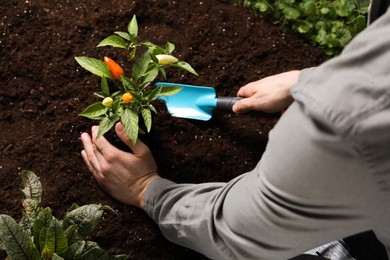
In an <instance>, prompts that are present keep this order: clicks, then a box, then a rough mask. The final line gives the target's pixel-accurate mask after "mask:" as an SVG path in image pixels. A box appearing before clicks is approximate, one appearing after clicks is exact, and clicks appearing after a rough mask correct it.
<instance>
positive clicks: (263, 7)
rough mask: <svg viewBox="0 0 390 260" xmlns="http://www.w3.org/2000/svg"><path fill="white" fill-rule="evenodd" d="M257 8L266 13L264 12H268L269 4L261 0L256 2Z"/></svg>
mask: <svg viewBox="0 0 390 260" xmlns="http://www.w3.org/2000/svg"><path fill="white" fill-rule="evenodd" d="M255 8H256V9H257V10H259V11H260V12H262V13H264V12H267V10H268V8H269V5H268V4H266V3H262V2H259V3H256V4H255Z"/></svg>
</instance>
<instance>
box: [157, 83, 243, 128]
mask: <svg viewBox="0 0 390 260" xmlns="http://www.w3.org/2000/svg"><path fill="white" fill-rule="evenodd" d="M155 85H156V86H157V87H160V86H161V87H172V86H174V87H181V88H182V89H181V90H180V91H179V92H178V93H176V94H175V95H172V96H160V97H158V99H160V100H164V101H165V103H166V106H167V109H168V112H169V113H170V114H171V115H172V116H174V117H180V118H188V119H196V120H203V121H207V120H210V119H211V116H212V114H213V111H214V110H219V111H227V112H232V107H233V105H234V104H235V103H236V102H237V101H238V100H240V99H242V98H241V97H217V95H216V93H215V89H214V88H211V87H205V86H194V85H186V84H177V83H169V82H157V83H155Z"/></svg>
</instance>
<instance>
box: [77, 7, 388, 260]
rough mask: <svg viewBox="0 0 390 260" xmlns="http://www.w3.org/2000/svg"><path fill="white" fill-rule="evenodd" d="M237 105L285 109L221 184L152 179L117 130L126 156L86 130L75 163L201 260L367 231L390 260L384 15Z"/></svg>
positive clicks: (250, 91) (284, 249)
mask: <svg viewBox="0 0 390 260" xmlns="http://www.w3.org/2000/svg"><path fill="white" fill-rule="evenodd" d="M238 95H239V96H242V97H244V99H242V100H241V101H239V102H238V103H236V105H235V106H234V107H233V110H234V112H236V113H242V112H245V111H248V110H258V111H265V112H275V111H280V109H282V108H283V107H285V106H287V105H289V108H288V109H287V111H286V112H285V113H284V115H283V116H282V117H281V119H280V121H279V122H278V123H277V125H276V126H275V128H274V129H273V130H272V131H271V132H270V136H269V142H268V145H267V148H266V151H265V153H264V154H263V157H262V158H261V160H260V162H259V163H258V165H257V166H256V168H255V169H253V170H252V171H251V172H248V173H245V174H242V175H240V176H239V177H237V178H235V179H233V180H231V181H230V182H228V183H204V184H196V185H195V184H194V185H193V184H176V183H173V182H171V181H169V180H166V179H163V178H160V177H159V176H158V173H157V166H156V163H155V161H154V159H153V156H152V155H151V153H150V151H149V149H148V148H147V147H146V146H145V145H144V144H143V143H142V142H141V141H137V143H136V144H135V145H133V144H132V143H131V141H130V140H129V138H128V136H127V135H126V133H125V131H124V129H123V126H122V125H121V124H117V125H116V128H115V130H116V132H117V134H118V136H119V138H120V139H121V140H122V141H123V142H124V143H125V144H127V145H128V146H129V147H130V148H131V149H132V151H133V153H125V152H123V151H120V150H118V149H116V148H115V147H113V146H112V145H111V144H109V143H108V141H107V140H106V139H104V138H103V137H101V138H98V139H96V134H97V130H98V129H97V127H96V126H94V127H93V128H92V138H91V137H90V135H89V134H87V133H83V134H82V136H81V140H82V142H83V145H84V150H83V151H82V157H83V159H84V161H85V163H86V164H87V166H88V168H89V169H90V171H91V172H92V174H93V175H94V177H95V178H96V180H97V182H98V183H99V184H100V185H101V187H102V188H103V189H104V190H105V191H106V192H107V193H109V194H110V195H111V196H112V197H114V198H115V199H117V200H119V201H121V202H123V203H126V204H130V205H135V206H138V207H140V208H142V209H144V210H146V212H147V213H148V214H149V216H150V217H151V218H153V219H154V220H155V221H156V223H157V224H158V225H159V227H160V229H161V231H162V233H163V234H164V235H165V236H166V237H167V238H168V239H169V240H171V241H173V242H175V243H177V244H180V245H182V246H185V247H188V248H191V249H194V250H196V251H198V252H200V253H202V254H204V255H206V256H207V257H209V258H213V259H287V258H290V257H293V256H295V255H298V254H300V253H302V252H304V251H306V250H309V249H311V248H315V247H317V246H320V245H322V244H324V243H327V242H330V241H334V240H337V239H341V238H343V237H347V236H350V235H353V234H357V233H360V232H363V231H366V230H375V232H376V234H377V236H378V237H379V239H380V240H381V241H382V242H383V243H384V244H385V245H386V246H387V250H390V221H389V219H390V11H387V12H386V13H385V14H384V15H383V16H382V17H380V18H379V19H378V20H377V21H375V22H374V23H373V24H372V25H370V26H369V27H368V28H367V29H366V30H365V31H364V32H362V33H361V34H359V35H358V36H356V37H355V39H353V41H352V42H351V43H350V44H349V45H348V46H347V47H346V48H345V50H344V51H343V53H342V54H341V55H340V56H339V57H336V58H334V59H332V60H330V61H328V62H326V63H324V64H322V65H321V66H319V67H316V68H311V69H306V70H303V71H290V72H286V73H282V74H279V75H275V76H272V77H268V78H265V79H262V80H260V81H256V82H253V83H250V84H248V85H246V86H244V87H242V88H241V89H240V90H239V92H238ZM280 158H283V159H282V160H281V159H280ZM388 252H389V251H388Z"/></svg>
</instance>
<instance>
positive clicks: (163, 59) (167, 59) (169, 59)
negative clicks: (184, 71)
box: [156, 54, 179, 65]
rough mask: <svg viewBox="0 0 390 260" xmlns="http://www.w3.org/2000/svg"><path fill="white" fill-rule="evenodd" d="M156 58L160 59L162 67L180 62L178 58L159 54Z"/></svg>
mask: <svg viewBox="0 0 390 260" xmlns="http://www.w3.org/2000/svg"><path fill="white" fill-rule="evenodd" d="M156 58H157V59H158V64H160V65H169V64H171V63H176V62H178V61H179V60H178V59H177V58H176V57H174V56H172V55H168V54H159V55H156Z"/></svg>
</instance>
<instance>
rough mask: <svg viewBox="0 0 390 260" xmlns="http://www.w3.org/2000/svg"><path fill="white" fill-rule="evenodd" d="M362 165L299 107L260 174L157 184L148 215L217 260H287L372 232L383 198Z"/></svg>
mask: <svg viewBox="0 0 390 260" xmlns="http://www.w3.org/2000/svg"><path fill="white" fill-rule="evenodd" d="M286 129H289V131H285V130H286ZM359 160H360V159H359V158H358V155H357V154H356V153H355V151H354V149H353V148H352V147H350V146H349V145H348V144H347V143H344V142H342V141H341V140H340V139H339V138H338V137H337V136H332V135H331V134H330V133H327V132H323V131H322V130H321V129H318V128H317V127H316V125H315V123H314V122H312V121H311V120H310V119H308V118H306V117H305V114H304V113H303V111H302V110H301V109H300V108H299V106H298V105H297V104H293V106H292V107H291V109H289V110H288V111H287V112H286V114H285V116H283V118H282V119H281V121H280V122H279V123H278V125H277V126H276V127H275V129H274V130H272V132H271V135H270V141H269V144H268V146H267V150H266V152H265V154H264V156H263V158H262V161H261V162H260V163H259V164H258V166H257V167H256V168H255V169H254V170H253V171H251V172H249V173H246V174H244V175H241V176H239V177H237V178H236V179H234V180H232V181H230V182H229V183H207V184H198V185H191V184H185V185H183V184H175V183H173V182H170V181H168V180H164V179H161V180H154V181H153V182H151V184H150V185H149V187H148V190H147V191H146V195H145V210H146V211H147V212H148V214H149V215H150V216H151V217H152V218H153V219H154V220H155V221H156V223H157V224H158V225H159V227H160V229H161V231H162V233H163V234H164V236H166V237H167V238H168V239H169V240H171V241H173V242H174V243H177V244H180V245H182V246H185V247H188V248H191V249H194V250H196V251H198V252H200V253H202V254H204V255H206V256H207V257H209V258H212V259H229V258H232V259H287V258H288V257H294V256H295V255H297V254H300V253H302V252H304V251H306V250H308V249H311V248H314V247H316V246H319V245H321V244H324V243H327V242H329V241H332V240H335V239H340V238H342V237H346V236H349V235H352V234H354V233H358V232H361V231H364V230H366V229H368V228H369V224H368V222H367V221H368V220H367V212H375V211H377V210H378V209H380V208H381V207H380V206H378V205H376V204H375V203H373V202H372V201H374V202H378V201H380V200H378V198H377V197H375V196H376V191H375V186H372V185H368V184H373V179H372V176H370V175H367V173H366V169H365V168H364V167H365V166H364V165H363V164H362V163H360V162H359ZM352 180H353V181H352ZM362 190H365V192H364V193H362V192H361V191H362ZM373 214H376V213H373Z"/></svg>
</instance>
